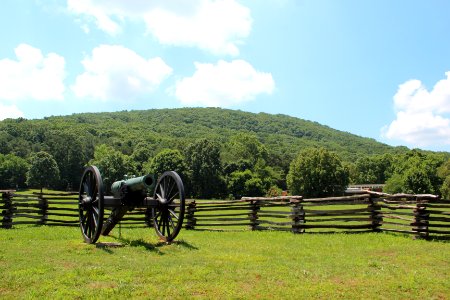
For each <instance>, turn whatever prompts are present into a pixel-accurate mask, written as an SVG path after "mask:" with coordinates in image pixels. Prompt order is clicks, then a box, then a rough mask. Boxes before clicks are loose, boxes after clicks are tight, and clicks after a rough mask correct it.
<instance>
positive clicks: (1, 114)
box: [0, 103, 24, 121]
mask: <svg viewBox="0 0 450 300" xmlns="http://www.w3.org/2000/svg"><path fill="white" fill-rule="evenodd" d="M23 116H24V114H23V112H22V111H20V110H19V109H18V108H17V106H15V105H3V104H1V103H0V121H1V120H4V119H8V118H11V119H16V118H20V117H23Z"/></svg>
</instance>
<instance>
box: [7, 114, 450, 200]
mask: <svg viewBox="0 0 450 300" xmlns="http://www.w3.org/2000/svg"><path fill="white" fill-rule="evenodd" d="M449 158H450V154H449V153H446V152H442V153H436V152H429V151H421V150H409V149H407V148H405V147H390V146H387V145H384V144H381V143H378V142H376V141H374V140H371V139H366V138H361V137H357V136H354V135H351V134H349V133H345V132H340V131H337V130H334V129H331V128H328V127H326V126H322V125H320V124H317V123H314V122H309V121H305V120H300V119H296V118H292V117H289V116H283V115H269V114H251V113H246V112H241V111H232V110H224V109H214V108H205V109H195V108H192V109H171V110H149V111H132V112H117V113H100V114H74V115H72V116H64V117H49V118H44V119H41V120H26V119H15V120H11V119H9V120H5V121H2V122H0V189H1V188H3V189H4V188H24V187H42V186H45V187H50V188H53V189H58V190H77V189H78V185H79V180H80V177H81V174H82V172H83V169H84V167H85V166H87V165H89V164H95V165H97V166H99V167H100V170H101V171H102V176H103V177H104V180H105V183H106V184H105V186H106V187H107V188H108V186H109V185H110V183H111V182H112V181H114V180H120V179H122V178H123V175H125V174H128V175H130V174H134V175H142V174H144V173H155V174H161V172H163V171H164V170H169V169H171V170H176V171H178V172H179V173H180V174H181V175H182V177H183V180H184V181H185V182H186V186H187V188H188V192H189V195H190V196H193V197H197V198H239V197H241V196H248V195H250V196H260V195H279V194H280V193H281V191H282V190H289V192H290V193H293V194H294V193H295V194H302V195H304V196H326V195H330V194H340V193H342V191H343V189H345V187H346V186H347V185H348V184H349V183H350V184H367V183H381V184H382V183H386V191H388V192H411V193H433V194H441V195H443V196H445V197H449V195H448V194H449V192H448V191H449V188H448V186H449V185H450V178H449V175H450V165H449V164H450V163H448V160H449ZM38 175H44V176H43V178H39V177H38ZM50 177H51V180H50ZM42 180H47V182H46V183H45V184H41V183H42ZM39 185H41V186H39Z"/></svg>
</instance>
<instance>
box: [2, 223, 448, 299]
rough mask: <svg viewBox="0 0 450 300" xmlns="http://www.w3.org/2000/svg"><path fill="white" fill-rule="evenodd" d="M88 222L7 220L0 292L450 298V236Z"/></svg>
mask: <svg viewBox="0 0 450 300" xmlns="http://www.w3.org/2000/svg"><path fill="white" fill-rule="evenodd" d="M112 235H113V236H112V237H108V238H104V237H101V238H100V242H121V243H123V244H124V245H125V246H124V247H120V248H97V247H96V246H95V245H87V244H84V243H83V242H82V239H81V233H80V231H79V229H78V228H70V227H69V228H58V227H46V226H43V227H19V228H17V229H12V230H2V229H0V274H1V275H0V276H1V277H0V278H1V280H0V298H2V299H16V298H75V299H77V298H78V299H83V298H113V299H123V298H143V299H148V298H157V299H164V298H166V299H181V298H204V299H211V298H213V299H217V298H222V299H223V298H234V299H236V298H252V299H253V298H256V299H258V298H260V299H280V298H281V299H294V298H295V299H303V298H316V299H317V298H319V299H330V298H337V299H448V298H450V280H449V278H450V243H448V242H435V241H422V240H413V239H411V237H410V236H402V235H393V234H384V233H378V234H376V233H370V234H353V235H344V234H332V235H330V234H327V235H323V234H322V235H321V234H315V235H314V234H303V235H293V234H291V233H283V232H251V231H243V232H208V231H201V232H199V231H187V230H182V232H181V233H180V236H179V238H178V241H177V242H176V243H173V244H171V245H165V244H161V243H159V242H158V240H157V238H156V236H155V233H154V232H153V230H152V229H149V228H148V229H133V228H129V229H128V228H127V229H122V231H121V238H120V239H119V237H118V230H117V229H115V230H114V231H113V232H112Z"/></svg>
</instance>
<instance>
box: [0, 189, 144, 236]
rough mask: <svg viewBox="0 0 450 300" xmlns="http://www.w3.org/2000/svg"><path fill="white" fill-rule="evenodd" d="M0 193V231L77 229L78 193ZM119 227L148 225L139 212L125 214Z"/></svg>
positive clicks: (141, 212) (142, 213) (142, 212)
mask: <svg viewBox="0 0 450 300" xmlns="http://www.w3.org/2000/svg"><path fill="white" fill-rule="evenodd" d="M0 194H1V196H2V197H1V201H0V211H1V213H2V216H1V223H0V226H1V227H2V228H12V227H13V226H15V225H49V226H79V211H78V193H61V194H56V193H51V194H40V193H34V194H29V195H22V194H17V193H15V192H14V191H0ZM105 214H108V211H105ZM120 224H121V226H122V225H123V226H124V227H147V226H148V225H149V224H152V223H151V222H150V217H149V215H148V214H147V213H146V211H145V210H143V209H141V210H135V211H133V212H129V213H128V214H127V215H126V216H125V218H123V219H122V221H121V223H120Z"/></svg>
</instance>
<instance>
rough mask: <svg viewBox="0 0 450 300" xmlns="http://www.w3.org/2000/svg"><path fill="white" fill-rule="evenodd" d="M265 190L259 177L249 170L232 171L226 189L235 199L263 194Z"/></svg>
mask: <svg viewBox="0 0 450 300" xmlns="http://www.w3.org/2000/svg"><path fill="white" fill-rule="evenodd" d="M266 190H267V189H266V188H265V187H264V184H263V181H262V180H261V178H259V176H258V175H257V174H254V173H253V172H252V171H250V170H245V171H236V172H233V173H232V174H231V176H230V178H229V181H228V191H229V192H230V193H231V194H232V195H233V197H234V198H235V199H238V198H241V197H243V196H252V197H258V196H264V195H265V193H266Z"/></svg>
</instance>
